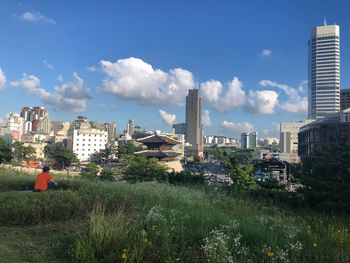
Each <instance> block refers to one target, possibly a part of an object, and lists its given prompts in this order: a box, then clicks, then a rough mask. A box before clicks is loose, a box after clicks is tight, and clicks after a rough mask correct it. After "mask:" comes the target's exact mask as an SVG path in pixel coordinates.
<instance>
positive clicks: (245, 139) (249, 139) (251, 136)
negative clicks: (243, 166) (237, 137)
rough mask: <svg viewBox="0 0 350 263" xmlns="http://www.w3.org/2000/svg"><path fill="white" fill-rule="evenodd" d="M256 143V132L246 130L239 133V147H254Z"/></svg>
mask: <svg viewBox="0 0 350 263" xmlns="http://www.w3.org/2000/svg"><path fill="white" fill-rule="evenodd" d="M257 145H258V133H257V132H248V133H242V134H241V148H242V149H255V148H256V147H257Z"/></svg>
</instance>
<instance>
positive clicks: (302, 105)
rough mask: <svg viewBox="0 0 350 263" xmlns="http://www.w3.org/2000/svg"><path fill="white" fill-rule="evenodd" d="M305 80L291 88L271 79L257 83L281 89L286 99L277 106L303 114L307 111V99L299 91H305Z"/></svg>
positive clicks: (299, 114)
mask: <svg viewBox="0 0 350 263" xmlns="http://www.w3.org/2000/svg"><path fill="white" fill-rule="evenodd" d="M306 84H307V81H306V80H305V81H303V82H302V83H300V85H299V87H298V88H297V89H296V88H293V87H290V86H288V85H286V84H280V83H277V82H274V81H271V80H262V81H260V82H259V85H260V86H262V87H267V86H269V87H274V88H278V89H280V90H282V91H283V92H284V93H285V94H286V95H287V96H288V99H287V101H285V102H283V103H280V104H279V107H280V108H282V109H283V110H285V111H288V112H292V113H294V114H295V115H298V116H304V115H305V114H306V113H307V109H308V101H307V97H306V96H302V94H301V93H304V92H305V88H304V86H305V85H306Z"/></svg>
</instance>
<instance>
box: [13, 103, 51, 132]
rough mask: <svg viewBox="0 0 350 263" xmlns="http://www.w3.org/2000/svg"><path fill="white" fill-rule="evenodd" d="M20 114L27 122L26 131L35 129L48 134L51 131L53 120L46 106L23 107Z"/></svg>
mask: <svg viewBox="0 0 350 263" xmlns="http://www.w3.org/2000/svg"><path fill="white" fill-rule="evenodd" d="M20 116H21V117H22V118H23V121H24V123H25V127H24V129H25V132H31V131H34V132H37V133H47V134H48V133H50V132H51V120H50V118H49V114H48V112H47V111H46V109H45V107H42V106H38V107H23V108H22V110H21V115H20ZM30 123H31V124H30Z"/></svg>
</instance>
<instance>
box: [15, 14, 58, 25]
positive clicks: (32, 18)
mask: <svg viewBox="0 0 350 263" xmlns="http://www.w3.org/2000/svg"><path fill="white" fill-rule="evenodd" d="M19 18H20V19H22V20H24V21H28V22H39V21H43V22H47V23H50V24H56V21H55V20H53V19H51V18H48V17H46V16H44V15H42V14H41V13H40V12H24V13H23V14H22V15H20V17H19Z"/></svg>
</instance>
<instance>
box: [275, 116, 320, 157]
mask: <svg viewBox="0 0 350 263" xmlns="http://www.w3.org/2000/svg"><path fill="white" fill-rule="evenodd" d="M312 121H314V120H310V119H306V120H304V121H299V122H282V123H280V141H279V142H280V154H279V157H280V159H281V160H282V161H287V162H289V163H299V162H300V158H299V155H298V133H299V130H300V128H301V127H303V126H304V125H306V124H308V123H311V122H312Z"/></svg>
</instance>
